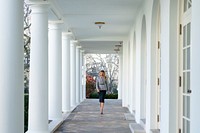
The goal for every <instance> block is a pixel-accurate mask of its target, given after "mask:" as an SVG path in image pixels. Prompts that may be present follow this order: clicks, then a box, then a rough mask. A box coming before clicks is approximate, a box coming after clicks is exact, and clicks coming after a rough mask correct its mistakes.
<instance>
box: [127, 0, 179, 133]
mask: <svg viewBox="0 0 200 133" xmlns="http://www.w3.org/2000/svg"><path fill="white" fill-rule="evenodd" d="M158 5H159V0H149V1H146V3H145V4H144V5H143V6H142V7H141V8H140V9H141V11H140V12H139V13H138V17H137V18H136V22H135V24H134V25H133V29H132V30H131V32H130V35H129V36H130V38H129V40H133V39H132V37H133V36H131V34H132V33H133V32H134V31H135V33H136V75H135V78H136V79H135V80H136V84H135V94H136V99H135V109H136V114H135V117H136V122H137V123H139V122H140V119H141V87H142V86H141V85H142V84H141V80H144V78H147V88H146V129H147V131H146V132H147V133H148V132H150V129H154V128H157V121H156V120H157V112H156V110H157V109H156V107H157V105H156V103H157V101H156V96H157V95H156V90H155V87H156V81H157V79H156V69H155V67H156V60H155V58H156V54H155V52H156V44H154V43H156V37H155V36H156V24H154V22H156V21H153V19H156V17H157V14H156V15H155V13H157V10H158ZM155 8H156V9H155ZM177 8H178V5H177V1H176V0H175V1H174V0H172V1H171V2H170V1H166V0H161V90H162V92H161V104H162V105H161V127H160V128H161V133H169V132H170V133H173V132H176V131H177V101H178V100H177V73H178V70H177V66H178V63H177V62H178V60H177V58H178V54H177V50H178V48H177V42H178V35H177V33H178V24H177V22H178V20H177V18H178V15H177V14H178V10H177ZM169 13H171V14H169ZM152 14H153V15H154V16H152ZM143 16H145V18H146V33H147V36H146V45H147V47H146V49H147V53H146V54H147V62H146V63H147V69H146V71H147V75H146V76H147V77H144V76H143V75H142V72H141V71H142V67H143V66H141V59H142V57H141V54H143V53H141V52H142V48H141V45H142V41H143V40H142V38H143V34H142V17H143ZM134 27H135V28H134ZM152 45H154V46H152ZM141 77H143V78H141Z"/></svg>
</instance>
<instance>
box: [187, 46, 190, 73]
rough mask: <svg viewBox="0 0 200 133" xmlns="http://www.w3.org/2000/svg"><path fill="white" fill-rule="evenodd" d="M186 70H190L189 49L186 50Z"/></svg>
mask: <svg viewBox="0 0 200 133" xmlns="http://www.w3.org/2000/svg"><path fill="white" fill-rule="evenodd" d="M187 70H190V48H188V49H187Z"/></svg>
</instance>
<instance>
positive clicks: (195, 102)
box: [190, 0, 200, 133]
mask: <svg viewBox="0 0 200 133" xmlns="http://www.w3.org/2000/svg"><path fill="white" fill-rule="evenodd" d="M199 5H200V1H199V0H193V1H192V25H191V26H192V29H191V35H192V38H191V39H192V40H191V42H192V49H191V51H192V52H191V90H192V93H191V113H190V114H191V127H190V129H191V133H200V127H199V123H200V106H199V101H200V89H199V75H200V60H199V56H200V52H199V50H200V44H199V42H200V39H199V35H200V26H199V24H200V17H199V12H200V8H199Z"/></svg>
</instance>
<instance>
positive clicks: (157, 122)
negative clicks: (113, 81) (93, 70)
mask: <svg viewBox="0 0 200 133" xmlns="http://www.w3.org/2000/svg"><path fill="white" fill-rule="evenodd" d="M29 4H30V6H31V9H32V15H31V21H32V26H31V39H32V40H31V55H30V56H31V58H30V91H29V127H28V131H27V133H49V132H51V131H53V130H54V129H55V127H57V125H59V123H60V122H62V121H63V118H64V117H63V116H64V114H67V113H70V111H72V110H73V109H74V108H75V107H76V106H77V105H78V104H80V103H81V102H82V101H83V100H84V99H85V73H84V72H85V64H84V62H85V58H84V53H85V50H84V47H81V43H79V40H76V39H75V38H76V36H75V35H73V34H72V33H71V32H69V31H68V30H67V28H66V25H65V21H64V20H59V19H58V20H57V21H53V22H52V21H50V20H49V18H48V14H49V8H51V9H53V10H54V13H55V14H57V17H58V18H59V16H62V13H61V12H59V10H56V9H57V8H58V7H57V8H55V6H56V4H55V2H52V1H34V0H32V1H29ZM199 5H200V1H199V0H193V1H191V0H146V1H144V2H143V4H142V5H141V8H140V9H138V12H137V17H136V18H135V21H134V22H133V23H132V28H131V29H130V31H129V35H127V36H126V37H125V38H123V40H122V41H123V52H121V53H120V72H119V75H120V78H119V88H118V90H119V91H118V92H119V99H122V106H124V107H128V108H129V110H130V112H131V113H132V114H134V116H135V120H136V122H137V124H140V125H142V126H143V127H144V130H145V132H146V133H151V132H152V131H153V129H155V130H159V131H160V133H199V132H200V128H199V125H198V124H199V123H200V113H199V112H200V106H198V101H200V89H199V84H198V82H199V79H198V76H199V75H200V60H199V58H198V57H199V56H200V52H199V49H200V44H199V42H200V38H199V35H200V26H199V24H200V16H199V12H200V8H199ZM0 7H1V8H0V18H2V19H1V21H0V26H1V28H0V29H1V30H0V33H1V36H0V98H1V100H0V109H1V112H0V129H1V132H3V133H11V132H15V133H22V132H23V129H24V128H23V123H24V120H23V119H24V118H23V112H24V108H23V104H24V100H23V0H18V1H16V2H15V1H13V0H6V1H1V2H0ZM7 9H10V10H7ZM58 9H59V8H58ZM8 16H9V17H8ZM13 21H14V23H13ZM6 27H9V28H6ZM48 27H49V28H48ZM13 29H14V30H13ZM10 36H12V37H10ZM72 79H73V80H72ZM13 110H15V111H13ZM48 120H53V122H51V123H50V124H49V122H48ZM11 121H12V124H9V123H10V122H11Z"/></svg>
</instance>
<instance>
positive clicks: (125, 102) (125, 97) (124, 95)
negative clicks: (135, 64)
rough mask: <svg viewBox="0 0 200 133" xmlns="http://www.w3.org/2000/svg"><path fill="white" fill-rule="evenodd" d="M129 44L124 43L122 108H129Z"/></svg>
mask: <svg viewBox="0 0 200 133" xmlns="http://www.w3.org/2000/svg"><path fill="white" fill-rule="evenodd" d="M128 61H129V60H128V43H124V45H123V76H122V78H123V90H122V106H123V107H127V106H128V100H129V99H128V98H129V93H128V86H129V85H128V80H129V79H128V75H129V72H128V68H129V67H128Z"/></svg>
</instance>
